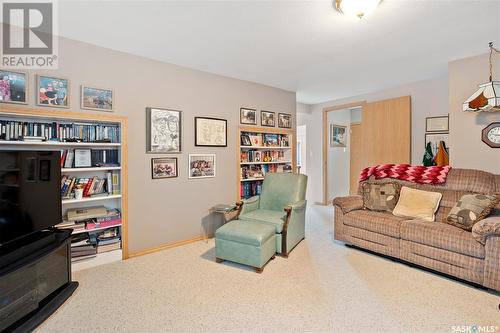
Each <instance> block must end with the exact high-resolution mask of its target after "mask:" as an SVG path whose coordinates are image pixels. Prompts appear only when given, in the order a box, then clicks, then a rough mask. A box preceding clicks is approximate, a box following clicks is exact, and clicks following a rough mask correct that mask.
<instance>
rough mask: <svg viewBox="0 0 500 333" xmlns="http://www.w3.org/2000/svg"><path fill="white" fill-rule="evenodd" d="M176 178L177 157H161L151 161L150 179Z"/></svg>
mask: <svg viewBox="0 0 500 333" xmlns="http://www.w3.org/2000/svg"><path fill="white" fill-rule="evenodd" d="M175 177H177V157H161V158H152V159H151V178H152V179H162V178H175Z"/></svg>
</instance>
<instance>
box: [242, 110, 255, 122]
mask: <svg viewBox="0 0 500 333" xmlns="http://www.w3.org/2000/svg"><path fill="white" fill-rule="evenodd" d="M240 124H243V125H257V110H254V109H247V108H240Z"/></svg>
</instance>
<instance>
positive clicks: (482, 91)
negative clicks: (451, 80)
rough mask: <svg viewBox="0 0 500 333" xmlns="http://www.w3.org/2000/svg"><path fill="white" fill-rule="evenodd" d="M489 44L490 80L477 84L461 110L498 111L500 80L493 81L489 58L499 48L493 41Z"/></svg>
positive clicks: (499, 107) (499, 106)
mask: <svg viewBox="0 0 500 333" xmlns="http://www.w3.org/2000/svg"><path fill="white" fill-rule="evenodd" d="M489 46H490V82H487V83H483V84H480V85H479V88H478V89H477V90H476V92H475V93H474V94H472V96H471V97H469V98H467V100H466V101H465V102H464V104H463V108H462V109H463V110H464V111H467V112H481V111H489V112H494V111H500V81H493V67H492V64H491V58H492V56H493V52H496V53H500V51H499V50H497V49H495V48H494V47H493V43H492V42H490V43H489Z"/></svg>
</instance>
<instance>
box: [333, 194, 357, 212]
mask: <svg viewBox="0 0 500 333" xmlns="http://www.w3.org/2000/svg"><path fill="white" fill-rule="evenodd" d="M333 205H334V206H337V207H339V208H340V209H341V210H342V213H344V214H346V213H349V212H350V211H353V210H359V209H363V198H362V197H361V196H360V195H350V196H348V197H336V198H335V199H333Z"/></svg>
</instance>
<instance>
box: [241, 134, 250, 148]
mask: <svg viewBox="0 0 500 333" xmlns="http://www.w3.org/2000/svg"><path fill="white" fill-rule="evenodd" d="M241 145H242V146H251V145H252V141H251V140H250V136H249V135H248V134H241Z"/></svg>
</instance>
